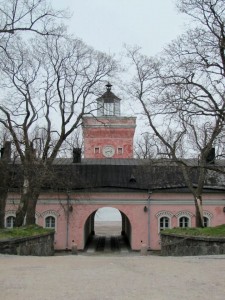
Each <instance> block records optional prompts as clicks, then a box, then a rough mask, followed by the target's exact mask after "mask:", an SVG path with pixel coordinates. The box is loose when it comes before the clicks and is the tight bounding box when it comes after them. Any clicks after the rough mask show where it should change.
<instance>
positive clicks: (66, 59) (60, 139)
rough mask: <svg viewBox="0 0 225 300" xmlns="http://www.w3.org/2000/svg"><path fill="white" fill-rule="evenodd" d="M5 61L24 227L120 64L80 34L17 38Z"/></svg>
mask: <svg viewBox="0 0 225 300" xmlns="http://www.w3.org/2000/svg"><path fill="white" fill-rule="evenodd" d="M0 65H1V66H2V75H3V84H2V90H3V93H2V96H1V97H2V101H1V102H2V103H3V104H2V105H1V106H0V122H1V123H2V124H3V125H4V126H5V127H6V128H7V129H8V131H9V132H10V134H11V136H12V139H13V141H14V143H15V147H16V150H17V152H18V154H19V157H20V160H21V164H22V167H23V174H24V180H23V189H22V195H21V201H20V204H19V208H18V211H17V215H16V225H17V226H20V225H21V224H22V223H23V219H24V216H25V214H26V213H27V217H26V220H27V224H30V223H34V220H35V207H36V203H37V199H38V196H39V193H40V188H41V186H42V185H43V181H44V179H45V178H46V172H48V171H49V169H50V168H51V166H52V164H53V162H54V159H55V158H56V156H57V154H58V153H59V151H60V149H61V146H62V144H63V143H64V142H65V140H66V139H67V138H68V137H69V136H70V135H71V134H72V133H73V132H74V130H75V129H76V128H78V127H79V126H80V124H81V122H82V116H83V115H85V114H88V113H90V112H92V111H93V110H94V109H95V108H94V105H93V104H94V103H93V95H94V94H95V91H96V89H97V88H98V85H99V84H100V83H101V82H102V81H103V80H105V79H106V78H108V76H110V75H111V74H112V73H113V72H114V71H115V70H116V63H115V61H114V60H113V59H111V57H109V56H107V55H105V54H103V53H101V52H98V51H95V50H93V49H92V48H90V47H88V46H87V45H85V44H84V43H83V42H82V41H80V40H78V39H72V38H70V37H67V36H66V35H64V37H63V36H54V35H53V36H44V37H42V36H40V37H39V39H36V41H34V42H33V44H32V45H30V44H28V43H27V45H24V41H23V42H21V41H20V40H17V43H16V44H15V47H14V48H11V49H10V51H8V53H7V55H6V56H5V57H2V59H1V62H0ZM34 145H35V147H36V149H34ZM37 154H38V156H37Z"/></svg>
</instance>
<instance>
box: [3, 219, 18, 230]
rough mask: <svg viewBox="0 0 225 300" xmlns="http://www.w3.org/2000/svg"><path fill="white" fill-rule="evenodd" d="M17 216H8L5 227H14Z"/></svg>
mask: <svg viewBox="0 0 225 300" xmlns="http://www.w3.org/2000/svg"><path fill="white" fill-rule="evenodd" d="M15 220H16V218H15V217H14V216H9V217H7V218H6V222H5V227H6V228H13V227H14V226H15Z"/></svg>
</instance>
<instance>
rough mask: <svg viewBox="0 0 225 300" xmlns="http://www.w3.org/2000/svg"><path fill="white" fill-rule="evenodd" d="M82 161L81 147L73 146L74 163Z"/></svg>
mask: <svg viewBox="0 0 225 300" xmlns="http://www.w3.org/2000/svg"><path fill="white" fill-rule="evenodd" d="M80 162H81V148H73V163H74V164H76V163H80Z"/></svg>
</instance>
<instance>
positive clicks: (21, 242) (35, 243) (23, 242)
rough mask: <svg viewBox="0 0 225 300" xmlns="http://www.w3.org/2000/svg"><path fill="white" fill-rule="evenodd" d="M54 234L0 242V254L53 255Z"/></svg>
mask: <svg viewBox="0 0 225 300" xmlns="http://www.w3.org/2000/svg"><path fill="white" fill-rule="evenodd" d="M54 234H55V233H54V232H51V233H47V234H43V235H38V236H32V237H24V238H17V239H8V240H2V241H0V253H3V254H15V255H36V256H51V255H54Z"/></svg>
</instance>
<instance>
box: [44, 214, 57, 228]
mask: <svg viewBox="0 0 225 300" xmlns="http://www.w3.org/2000/svg"><path fill="white" fill-rule="evenodd" d="M45 227H46V228H55V218H54V217H52V216H48V217H47V218H46V219H45Z"/></svg>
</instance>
